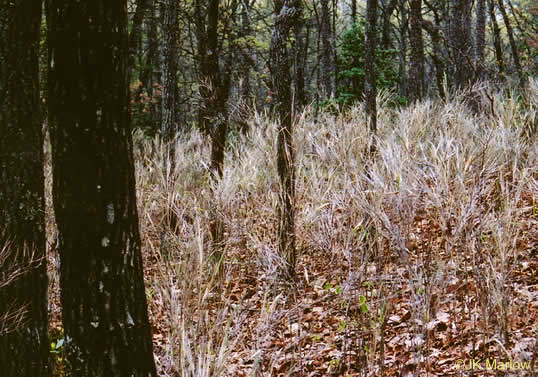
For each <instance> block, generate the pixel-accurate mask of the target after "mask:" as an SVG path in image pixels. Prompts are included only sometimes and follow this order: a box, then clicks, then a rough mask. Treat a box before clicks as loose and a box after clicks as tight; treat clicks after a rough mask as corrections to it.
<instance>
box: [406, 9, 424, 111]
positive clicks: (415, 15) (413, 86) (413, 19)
mask: <svg viewBox="0 0 538 377" xmlns="http://www.w3.org/2000/svg"><path fill="white" fill-rule="evenodd" d="M410 4H411V7H410V8H411V9H410V11H411V12H410V23H411V27H410V29H409V44H410V45H411V61H410V63H411V64H410V65H411V66H410V69H409V96H410V97H411V100H412V101H417V100H421V99H422V97H423V96H424V40H423V39H422V24H423V20H422V0H411V1H410Z"/></svg>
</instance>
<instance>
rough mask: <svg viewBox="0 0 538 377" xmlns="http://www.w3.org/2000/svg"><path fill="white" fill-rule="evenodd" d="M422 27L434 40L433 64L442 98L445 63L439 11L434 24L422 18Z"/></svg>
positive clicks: (443, 97)
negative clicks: (442, 52)
mask: <svg viewBox="0 0 538 377" xmlns="http://www.w3.org/2000/svg"><path fill="white" fill-rule="evenodd" d="M422 27H423V28H424V30H426V32H427V33H428V34H429V35H430V38H431V40H432V45H433V51H432V52H431V56H432V60H433V64H434V66H435V82H436V84H437V90H438V91H439V97H441V98H442V99H445V96H446V94H445V88H444V85H443V79H444V73H445V69H444V64H443V60H442V57H441V46H440V43H439V40H440V35H439V34H440V33H439V29H440V20H439V17H438V15H437V12H436V13H435V25H433V24H432V23H431V22H430V21H427V20H422Z"/></svg>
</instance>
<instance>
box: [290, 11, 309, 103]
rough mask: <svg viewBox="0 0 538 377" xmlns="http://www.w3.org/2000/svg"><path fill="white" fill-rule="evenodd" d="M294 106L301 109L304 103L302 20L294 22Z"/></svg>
mask: <svg viewBox="0 0 538 377" xmlns="http://www.w3.org/2000/svg"><path fill="white" fill-rule="evenodd" d="M293 32H294V34H295V54H294V55H295V101H294V102H295V108H296V109H302V108H303V107H304V106H305V105H306V94H305V65H306V55H307V49H308V45H307V44H306V43H305V30H304V20H303V19H302V18H301V20H300V21H299V22H297V23H295V25H294V27H293Z"/></svg>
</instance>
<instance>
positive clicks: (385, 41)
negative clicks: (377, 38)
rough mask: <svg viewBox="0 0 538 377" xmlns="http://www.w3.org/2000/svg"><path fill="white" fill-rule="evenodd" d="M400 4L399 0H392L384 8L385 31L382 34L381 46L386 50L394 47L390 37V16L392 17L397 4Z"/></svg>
mask: <svg viewBox="0 0 538 377" xmlns="http://www.w3.org/2000/svg"><path fill="white" fill-rule="evenodd" d="M397 4H398V1H397V0H390V2H389V3H388V5H387V6H386V7H385V9H383V31H382V36H381V48H383V49H384V50H387V49H389V48H392V42H391V39H390V28H391V26H392V25H391V23H390V18H391V17H392V13H393V12H394V9H396V5H397Z"/></svg>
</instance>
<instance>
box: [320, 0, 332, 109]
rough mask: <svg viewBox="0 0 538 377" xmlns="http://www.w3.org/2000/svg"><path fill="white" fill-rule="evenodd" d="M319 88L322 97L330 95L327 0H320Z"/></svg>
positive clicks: (329, 25) (329, 39)
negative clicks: (320, 46)
mask: <svg viewBox="0 0 538 377" xmlns="http://www.w3.org/2000/svg"><path fill="white" fill-rule="evenodd" d="M320 33H321V44H322V50H321V66H322V67H321V88H322V91H323V93H322V97H325V98H327V97H331V95H332V94H333V88H332V85H331V71H332V67H331V49H332V46H331V19H330V17H329V0H321V24H320Z"/></svg>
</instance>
